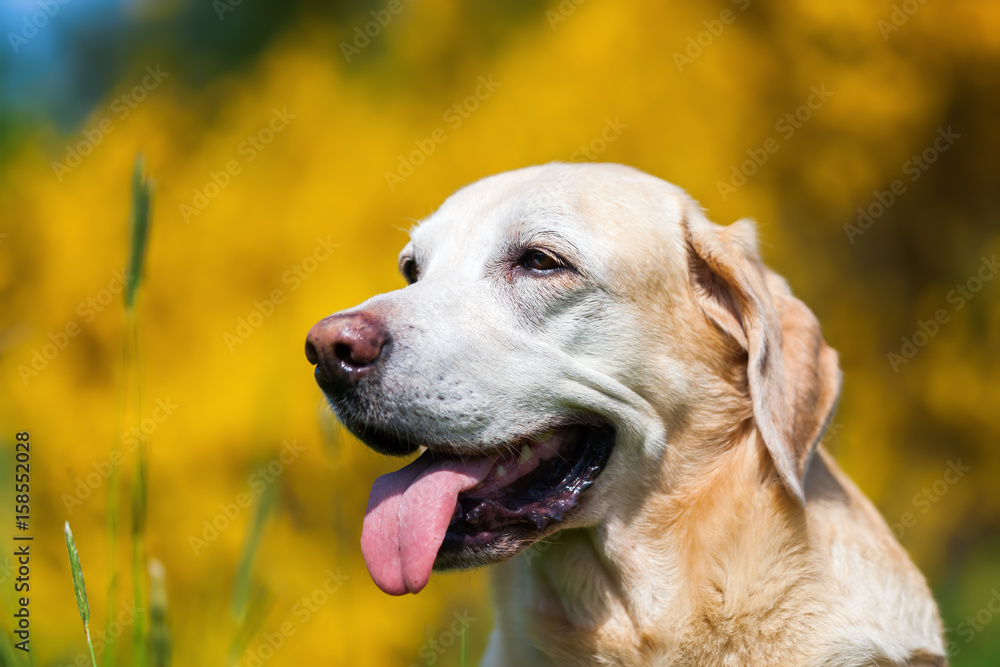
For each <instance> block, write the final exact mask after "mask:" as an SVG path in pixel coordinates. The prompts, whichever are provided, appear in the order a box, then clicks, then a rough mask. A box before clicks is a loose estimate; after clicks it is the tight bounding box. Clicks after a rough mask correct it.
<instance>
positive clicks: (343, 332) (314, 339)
mask: <svg viewBox="0 0 1000 667" xmlns="http://www.w3.org/2000/svg"><path fill="white" fill-rule="evenodd" d="M387 342H389V332H388V331H387V330H386V328H385V324H384V323H383V322H382V321H381V320H380V319H378V318H377V317H375V316H374V315H371V314H369V313H366V312H364V311H361V312H357V313H343V314H337V315H330V316H329V317H326V318H323V319H322V320H320V321H319V322H317V323H316V324H315V325H313V328H312V329H310V330H309V335H308V336H306V359H308V360H309V363H311V364H314V365H315V366H316V382H318V383H319V385H320V387H322V388H323V389H325V390H327V391H334V392H344V391H347V390H348V389H351V388H352V387H354V386H355V385H357V383H358V380H360V379H361V378H362V377H363V376H364V375H365V374H366V373H367V372H368V371H370V370H371V369H372V368H373V367H374V366H375V363H376V362H377V361H378V360H379V359H380V358H382V359H384V357H385V354H384V353H383V352H384V349H385V345H386V343H387Z"/></svg>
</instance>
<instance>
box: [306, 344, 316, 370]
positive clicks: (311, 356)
mask: <svg viewBox="0 0 1000 667" xmlns="http://www.w3.org/2000/svg"><path fill="white" fill-rule="evenodd" d="M306 359H308V360H309V363H310V364H312V365H313V366H315V365H316V364H317V363H318V362H319V354H317V353H316V346H315V345H313V344H312V341H311V340H307V341H306Z"/></svg>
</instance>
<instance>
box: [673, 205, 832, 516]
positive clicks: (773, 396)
mask: <svg viewBox="0 0 1000 667" xmlns="http://www.w3.org/2000/svg"><path fill="white" fill-rule="evenodd" d="M685 230H686V232H687V242H688V261H689V269H690V275H691V281H692V287H693V289H694V292H695V298H696V300H697V302H698V303H699V305H700V306H701V308H702V309H703V310H704V312H705V314H706V315H707V316H708V318H709V319H710V320H711V321H713V322H714V323H715V324H716V325H717V326H718V327H719V328H720V329H722V330H723V331H724V332H725V333H727V334H728V335H729V336H731V337H732V338H733V339H734V340H735V341H736V342H737V343H738V344H739V345H740V346H741V347H742V348H743V349H744V350H745V351H746V354H747V380H748V383H749V388H750V399H751V402H752V405H753V415H754V419H755V420H756V422H757V428H758V429H759V431H760V433H761V435H762V436H763V439H764V444H765V445H766V446H767V450H768V452H769V454H770V456H771V459H772V461H773V462H774V467H775V468H776V469H777V471H778V475H779V476H780V477H781V480H782V482H783V483H784V485H785V487H786V488H787V489H788V492H789V493H790V494H791V495H792V496H794V497H795V498H797V499H798V500H799V502H800V503H803V504H804V503H805V475H806V470H807V468H808V466H809V461H810V459H811V457H812V454H813V452H814V451H815V449H816V445H817V443H818V442H819V439H820V437H822V435H823V432H824V431H825V430H826V427H827V425H828V423H829V421H830V418H831V417H832V416H833V412H834V409H835V407H836V404H837V398H838V397H839V395H840V367H839V365H838V363H837V353H836V351H834V350H833V348H830V347H828V346H827V344H826V343H825V342H824V340H823V337H822V335H821V334H820V330H819V322H817V321H816V317H815V316H814V315H813V314H812V312H811V311H810V310H809V309H808V308H807V307H806V305H805V304H804V303H802V302H801V301H799V300H798V299H796V298H795V297H794V296H792V292H791V290H790V289H789V288H788V284H787V283H786V282H785V281H784V279H782V278H781V277H780V276H778V275H777V274H775V273H774V272H772V271H770V270H768V269H767V268H766V267H765V266H764V265H763V263H762V262H761V260H760V256H759V254H758V251H757V234H756V230H755V228H754V224H753V223H752V222H751V221H749V220H740V221H739V222H736V223H733V224H732V225H730V226H729V227H720V226H718V225H715V224H713V223H711V222H709V221H708V220H707V219H706V218H705V216H704V215H703V214H702V212H701V210H699V209H698V208H697V207H696V206H694V205H691V206H689V207H688V212H687V216H686V220H685Z"/></svg>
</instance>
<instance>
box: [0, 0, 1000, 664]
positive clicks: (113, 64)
mask: <svg viewBox="0 0 1000 667" xmlns="http://www.w3.org/2000/svg"><path fill="white" fill-rule="evenodd" d="M0 27H2V32H3V35H4V38H3V42H4V43H3V44H2V45H0V387H2V396H3V400H2V401H0V442H2V443H3V447H4V452H6V453H5V454H4V455H3V457H2V461H0V475H3V478H4V481H3V483H2V485H0V525H2V526H5V527H6V526H13V511H12V510H13V495H14V494H13V487H12V484H11V483H9V481H8V480H10V479H11V478H12V475H13V455H12V453H11V452H12V451H13V445H12V442H13V438H14V433H15V432H17V431H23V430H27V431H30V433H31V435H32V443H33V450H32V475H33V482H32V484H33V493H32V514H33V517H32V528H31V531H32V533H33V535H34V537H35V539H34V542H33V546H32V549H33V550H34V551H33V561H32V589H31V592H32V601H31V609H32V613H33V616H32V619H33V621H32V630H33V634H32V646H33V655H34V664H35V665H40V666H50V665H71V664H84V663H83V662H79V663H77V662H74V661H76V660H77V659H78V656H81V655H83V654H84V651H85V650H86V649H85V644H84V640H83V633H82V629H81V627H80V620H79V617H78V614H77V609H76V604H75V601H74V595H73V587H72V580H71V576H70V570H69V563H68V560H67V557H66V551H65V545H64V543H63V538H62V526H63V522H64V521H66V520H69V521H70V522H71V524H72V526H73V529H74V532H75V534H76V539H77V545H78V547H79V549H80V552H81V558H82V561H83V567H84V572H85V575H86V577H87V582H88V588H89V591H90V601H91V606H92V609H93V612H94V617H95V618H96V619H104V617H105V613H106V610H105V606H106V599H105V598H106V596H105V593H104V591H105V590H106V589H107V584H108V571H109V568H108V563H109V560H110V557H111V556H112V553H111V551H110V550H109V545H108V538H107V528H106V511H107V508H108V502H107V495H108V484H107V482H105V478H106V477H107V474H108V473H107V471H108V469H109V467H110V466H111V465H115V464H114V463H110V464H109V462H110V461H112V460H117V459H112V454H111V452H112V448H113V447H114V448H115V449H118V450H121V451H122V452H123V456H124V463H121V465H118V466H117V467H118V469H119V471H120V473H121V475H122V478H121V479H122V484H123V486H122V490H123V494H124V496H123V497H124V498H125V500H123V508H122V512H123V515H122V517H123V518H122V520H121V521H122V525H123V526H127V525H128V514H129V508H128V502H127V498H128V493H129V489H130V488H132V486H133V482H134V480H133V474H132V471H133V463H132V461H133V459H134V457H135V456H136V449H135V447H134V445H135V443H136V442H137V441H138V440H139V439H142V440H143V441H144V442H145V443H146V445H147V446H148V454H149V477H148V480H147V483H148V523H147V529H146V530H147V538H146V544H145V554H144V557H145V556H148V557H155V558H157V559H159V560H160V561H161V562H162V564H163V567H164V570H165V572H166V582H167V594H168V599H169V627H170V631H171V636H172V645H173V656H174V664H176V665H220V664H226V660H227V654H228V653H229V652H230V651H231V650H232V647H233V646H234V638H236V637H237V636H238V635H240V634H241V633H242V635H244V636H243V637H242V639H239V640H237V644H235V645H236V646H238V647H241V648H240V649H239V651H238V664H239V665H254V664H273V665H298V664H309V665H320V664H322V665H326V664H364V665H410V664H418V665H425V664H432V663H433V664H444V665H457V664H459V659H460V655H459V654H460V649H459V647H458V642H457V640H456V638H455V636H454V635H453V634H451V633H452V632H453V628H455V627H457V626H456V625H455V621H456V618H460V619H464V622H462V623H459V625H466V626H468V635H467V636H468V644H469V651H470V657H471V658H473V659H478V657H479V655H480V653H481V651H482V649H483V646H484V645H485V642H486V638H487V636H488V633H489V628H490V625H491V620H490V611H489V604H488V594H489V582H488V576H487V575H486V574H485V573H483V572H472V573H463V574H451V575H436V576H435V577H434V578H433V579H432V582H431V584H430V585H429V586H428V588H427V589H426V590H425V591H424V592H422V593H421V594H419V595H418V596H411V597H407V598H402V599H394V598H390V597H387V596H385V595H383V594H381V593H380V592H379V591H378V590H377V589H376V588H375V586H374V585H373V584H372V583H371V581H370V579H369V577H368V574H367V572H366V570H365V567H364V563H363V561H362V559H361V555H360V549H359V547H358V539H359V536H360V530H361V520H362V517H363V513H364V508H365V504H366V501H367V496H368V492H369V489H370V485H371V482H372V480H373V479H374V478H375V476H376V475H378V474H381V473H383V472H386V471H388V470H390V469H393V468H395V467H398V466H399V463H398V461H390V460H386V459H383V458H382V457H379V456H377V455H375V454H372V453H370V452H369V451H367V450H366V449H365V448H363V447H362V446H361V445H359V444H358V443H357V442H356V441H354V440H353V439H351V438H350V437H348V436H346V435H345V434H344V433H343V432H342V431H341V430H340V429H339V428H338V427H337V426H336V424H335V423H334V420H333V419H332V418H331V416H330V413H329V411H328V410H326V409H325V407H324V406H323V405H322V402H321V397H320V394H319V391H318V389H317V388H316V386H315V384H314V382H313V379H312V373H311V368H310V367H309V365H308V364H307V363H306V360H305V357H304V354H303V341H304V336H305V333H306V331H307V330H308V328H309V327H310V326H311V325H312V323H313V322H315V321H316V320H318V319H319V318H321V317H322V316H324V315H326V314H329V313H331V312H334V311H336V310H339V309H342V308H345V307H348V306H351V305H353V304H355V303H357V302H359V301H361V300H363V299H365V298H367V297H368V296H370V295H372V294H374V293H377V292H381V291H386V290H391V289H395V288H398V287H400V286H402V284H403V282H402V279H401V278H400V277H398V275H397V274H396V267H395V257H396V253H397V251H398V250H399V248H400V247H401V246H402V245H403V244H404V243H405V240H406V231H405V230H406V229H407V228H408V227H409V226H411V224H412V221H413V220H416V219H420V218H422V217H423V216H426V215H427V214H429V213H430V212H431V211H432V210H433V209H434V208H435V207H436V206H437V205H438V204H439V203H440V202H441V201H442V200H443V199H444V198H445V197H446V196H448V195H449V194H450V193H451V192H452V191H454V190H455V189H456V188H458V187H460V186H461V185H463V184H466V183H469V182H470V181H473V180H475V179H478V178H480V177H482V176H486V175H489V174H493V173H496V172H499V171H503V170H507V169H512V168H517V167H521V166H525V165H529V164H536V163H544V162H548V161H552V160H568V161H582V160H596V161H611V162H622V163H626V164H630V165H634V166H636V167H638V168H640V169H643V170H646V171H648V172H650V173H652V174H655V175H657V176H660V177H662V178H665V179H667V180H670V181H672V182H675V183H677V184H679V185H680V186H682V187H684V188H685V189H687V190H688V191H689V192H690V193H691V194H692V195H693V196H694V197H695V198H697V199H698V200H700V201H701V202H702V204H703V205H704V206H705V207H706V209H707V211H708V213H709V216H710V217H711V218H712V219H714V220H715V221H717V222H720V223H729V222H731V221H733V220H735V219H737V218H740V217H747V216H749V217H753V218H755V219H756V220H757V221H758V223H759V227H760V233H761V238H762V248H763V253H764V255H765V259H766V261H767V262H768V263H769V264H770V265H771V266H772V267H773V268H775V269H776V270H777V271H778V272H779V273H781V274H783V275H784V276H786V277H787V278H788V280H789V282H790V284H791V285H792V288H793V289H794V290H795V291H796V292H797V293H798V294H799V295H800V296H801V297H802V299H803V300H804V301H805V302H806V303H807V304H809V305H810V307H811V308H812V309H813V310H814V311H815V312H816V314H817V315H818V317H819V319H820V321H821V322H822V324H823V327H824V334H825V336H826V339H827V341H828V342H829V343H830V344H831V345H832V346H833V347H834V348H836V349H837V350H838V351H839V352H840V360H841V364H842V367H843V371H844V377H845V383H844V392H843V397H842V400H841V404H840V409H839V412H838V414H837V415H836V418H835V420H834V429H833V432H832V434H831V437H830V438H829V439H828V446H829V447H830V449H831V450H832V451H833V452H834V454H835V456H836V457H837V458H838V460H839V461H840V462H841V464H842V465H843V467H844V468H845V469H846V471H847V472H848V473H849V474H850V475H851V476H853V478H854V479H855V480H856V481H857V482H858V484H859V485H860V486H861V488H862V489H863V490H864V491H865V492H866V493H867V494H868V495H869V496H870V497H871V498H872V499H873V500H874V502H875V503H876V505H877V506H878V507H879V509H880V510H881V511H882V512H883V514H884V515H885V517H886V519H887V520H888V521H889V523H890V524H891V525H893V526H894V530H895V532H896V533H897V535H898V536H899V539H900V541H901V542H902V544H903V545H904V546H905V547H906V548H907V549H908V550H909V552H910V553H911V554H912V556H913V558H914V560H915V561H916V563H917V564H918V565H919V566H920V567H921V568H922V570H923V571H924V572H925V573H926V575H927V577H928V579H929V581H930V584H931V586H932V588H933V590H934V592H935V595H936V597H937V599H938V601H939V603H940V605H941V609H942V613H943V615H944V619H945V623H946V625H947V627H948V628H949V631H950V633H949V639H950V641H951V653H952V662H953V664H955V665H969V666H972V665H983V666H986V665H989V666H993V665H996V664H998V663H1000V620H995V619H994V615H995V614H994V612H993V611H992V610H991V609H990V607H991V605H992V607H993V608H994V609H995V608H997V604H998V603H997V602H996V600H1000V593H998V592H997V591H1000V531H998V528H1000V521H998V519H1000V491H998V483H997V479H998V473H1000V448H998V447H997V443H998V439H1000V416H998V410H1000V355H998V354H997V352H998V349H997V348H998V343H1000V299H998V297H1000V279H996V276H995V274H996V272H997V270H998V267H997V266H996V256H997V254H998V253H1000V178H998V177H1000V169H998V166H997V161H998V156H1000V122H998V121H1000V4H998V3H996V2H992V1H991V0H980V1H976V0H953V1H952V2H948V3H944V2H938V1H935V0H931V1H929V2H925V1H924V0H895V1H894V2H893V1H889V0H877V1H874V2H871V1H868V0H851V1H849V2H836V3H820V2H812V1H810V0H786V1H784V2H763V1H758V0H740V1H739V2H730V1H729V0H715V1H711V2H702V3H686V2H685V3H681V2H659V1H654V0H649V1H644V2H612V1H611V0H586V1H584V0H575V1H573V0H562V1H561V2H556V1H555V0H553V1H551V2H527V1H525V0H517V1H509V2H503V3H494V2H486V1H485V0H474V1H473V2H447V1H444V0H420V1H411V0H374V1H368V0H351V1H345V2H336V3H322V2H308V1H300V2H293V1H286V2H270V3H266V2H254V1H252V0H243V1H240V0H213V1H209V0H199V1H197V2H194V1H187V0H135V1H133V2H125V1H115V2H112V1H102V0H68V1H67V0H21V1H17V0H7V1H5V2H3V3H0ZM439 128H440V129H439ZM435 137H436V138H435ZM441 137H444V139H443V140H442V139H441ZM138 152H142V153H143V154H144V155H145V159H146V164H147V170H148V173H149V175H150V176H151V177H152V178H153V179H155V181H156V192H155V197H154V206H153V216H152V228H151V231H150V240H149V249H148V257H147V263H146V277H145V281H144V283H143V286H142V293H141V296H140V304H139V310H138V318H139V320H138V331H139V341H140V355H141V364H140V367H141V382H140V385H139V390H140V392H139V394H138V396H139V398H138V400H137V404H136V405H137V407H136V408H135V409H134V410H132V411H130V412H129V414H128V415H127V416H126V417H125V418H124V422H122V418H120V415H121V410H120V409H119V404H120V401H119V397H120V396H121V389H120V386H121V379H122V371H121V361H120V360H121V357H122V346H123V342H124V338H123V337H124V328H123V308H122V303H121V295H120V289H121V283H120V273H121V272H122V271H123V269H124V265H125V262H126V259H127V256H128V233H127V220H128V211H129V196H130V184H129V179H130V174H131V169H132V163H133V159H134V157H135V155H136V153H138ZM73 332H75V334H74V333H73ZM136 415H137V416H136ZM133 428H135V429H138V430H136V431H131V430H130V429H133ZM122 429H124V434H123V432H122ZM283 443H289V444H291V445H292V446H291V447H289V445H288V444H283ZM282 452H284V454H282ZM282 456H283V457H284V459H283V462H282V463H281V465H280V466H276V465H274V462H275V461H282V458H281V457H282ZM268 465H271V473H268V472H267V467H268ZM261 468H263V469H264V471H263V472H261V471H260V469H261ZM279 468H280V471H279V472H278V474H273V473H274V472H275V470H278V469H279ZM950 469H951V470H955V469H960V470H962V474H961V475H958V474H957V473H954V472H952V473H949V472H948V471H949V470H950ZM262 480H263V481H262ZM270 494H273V499H274V502H273V507H272V510H271V512H270V514H269V515H264V517H265V522H264V524H263V527H262V533H261V536H260V543H259V547H258V549H257V550H256V553H255V556H254V558H253V560H252V564H251V566H252V569H251V571H250V572H251V577H250V578H251V581H252V591H253V595H254V596H255V597H254V599H255V601H256V602H254V605H252V606H253V608H254V609H256V610H257V611H256V612H255V615H253V616H254V617H253V618H252V619H250V620H244V621H243V622H242V623H240V622H238V621H237V620H235V619H233V618H232V615H231V613H230V600H231V599H232V595H233V587H234V581H235V578H236V570H237V564H238V563H239V562H240V558H241V550H243V549H244V548H245V547H244V544H245V542H246V536H247V534H248V532H249V531H250V526H251V524H252V523H253V522H254V517H255V516H256V515H257V513H258V507H259V506H260V504H261V503H262V502H263V501H264V500H265V499H266V498H268V497H270ZM244 505H245V506H244ZM213 523H214V524H215V530H214V532H213V529H212V527H211V524H213ZM14 532H15V530H14V529H13V528H11V529H10V531H9V533H10V535H13V533H14ZM127 532H128V531H127V530H124V532H123V535H122V538H121V539H120V540H119V544H118V550H119V551H118V553H117V554H115V555H116V561H115V562H119V563H121V568H120V569H121V577H122V581H121V583H120V586H121V587H122V590H123V591H129V590H130V587H131V582H130V576H131V575H130V574H129V567H128V562H129V558H130V555H129V553H130V552H129V547H128V541H127V535H126V533H127ZM3 534H4V535H6V532H4V533H3ZM3 539H4V543H5V544H8V546H9V545H11V544H13V542H10V541H9V538H8V537H3ZM12 550H13V548H12V547H11V548H7V547H5V548H4V549H3V552H4V553H5V554H9V553H11V552H12ZM13 576H14V574H13V570H12V569H11V561H10V557H9V556H4V557H0V600H2V601H3V604H4V605H5V610H4V613H3V615H2V620H0V626H2V627H4V628H6V629H7V631H8V632H9V630H10V620H11V617H10V614H9V613H8V612H9V611H10V609H11V607H10V605H11V603H12V599H11V598H12V592H13V591H12V579H13ZM143 585H146V584H143ZM332 591H335V592H332ZM126 599H127V596H125V595H124V593H123V596H122V600H120V601H119V602H118V604H119V605H122V611H120V612H116V614H124V618H125V619H126V620H125V621H124V625H125V628H124V633H125V636H127V634H128V633H129V632H130V631H131V629H130V625H131V621H129V620H128V616H129V612H128V610H127V609H126V607H127V605H126V604H125V600H126ZM991 601H992V602H991ZM456 615H457V616H456ZM991 623H992V624H991ZM94 625H95V626H96V628H95V629H96V631H98V632H103V620H99V621H97V622H95V624H94ZM127 644H128V641H124V640H122V641H120V642H119V647H118V650H119V655H118V663H117V664H130V658H129V650H128V647H127ZM268 647H271V648H270V649H269V648H268ZM255 660H256V662H255ZM21 664H27V662H22V663H21Z"/></svg>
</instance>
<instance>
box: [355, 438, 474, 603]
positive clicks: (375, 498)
mask: <svg viewBox="0 0 1000 667" xmlns="http://www.w3.org/2000/svg"><path fill="white" fill-rule="evenodd" d="M492 465H493V461H491V460H490V458H489V457H482V458H476V459H472V460H470V461H456V460H452V459H447V460H439V461H431V458H430V453H429V452H424V453H423V455H421V456H420V457H419V458H418V459H417V460H416V461H414V462H413V463H411V464H410V465H408V466H406V467H405V468H403V469H402V470H397V471H396V472H393V473H389V474H388V475H382V476H381V477H379V478H378V479H377V480H375V484H374V485H372V493H371V496H370V497H369V498H368V509H367V510H366V511H365V521H364V525H363V527H362V529H361V553H362V554H364V557H365V564H366V565H367V566H368V572H369V573H370V574H371V576H372V580H373V581H374V582H375V585H376V586H378V587H379V588H381V589H382V590H383V591H385V592H386V593H388V594H389V595H403V594H404V593H417V592H419V591H420V590H421V589H422V588H423V587H424V586H426V585H427V580H428V579H430V577H431V569H432V568H433V567H434V559H435V557H437V552H438V549H439V548H440V547H441V543H442V542H443V541H444V534H445V531H447V529H448V524H449V523H450V522H451V518H452V515H453V514H454V513H455V503H457V502H458V494H459V493H461V492H462V491H466V490H468V489H471V488H472V487H474V486H475V485H476V484H478V483H479V482H481V481H482V480H483V478H485V477H486V474H487V473H488V472H489V471H490V468H491V467H492Z"/></svg>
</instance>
